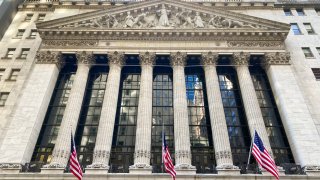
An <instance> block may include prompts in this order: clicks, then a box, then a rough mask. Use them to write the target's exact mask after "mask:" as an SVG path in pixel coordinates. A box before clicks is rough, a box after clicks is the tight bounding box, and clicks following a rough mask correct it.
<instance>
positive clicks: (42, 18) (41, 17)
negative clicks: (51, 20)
mask: <svg viewBox="0 0 320 180" xmlns="http://www.w3.org/2000/svg"><path fill="white" fill-rule="evenodd" d="M45 17H46V14H39V16H38V21H44V18H45Z"/></svg>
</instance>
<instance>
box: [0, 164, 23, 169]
mask: <svg viewBox="0 0 320 180" xmlns="http://www.w3.org/2000/svg"><path fill="white" fill-rule="evenodd" d="M21 168H22V166H21V164H18V163H0V169H21Z"/></svg>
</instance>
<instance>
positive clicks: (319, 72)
mask: <svg viewBox="0 0 320 180" xmlns="http://www.w3.org/2000/svg"><path fill="white" fill-rule="evenodd" d="M311 70H312V72H313V74H314V77H315V78H316V80H317V81H319V80H320V68H311Z"/></svg>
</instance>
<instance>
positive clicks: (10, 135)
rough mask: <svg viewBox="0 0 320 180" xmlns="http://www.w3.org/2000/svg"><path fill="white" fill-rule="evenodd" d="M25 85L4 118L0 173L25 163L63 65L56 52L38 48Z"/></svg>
mask: <svg viewBox="0 0 320 180" xmlns="http://www.w3.org/2000/svg"><path fill="white" fill-rule="evenodd" d="M36 60H37V61H36V64H35V65H34V67H33V69H32V71H31V73H30V76H29V78H28V79H27V80H26V86H25V88H24V90H23V91H22V92H21V96H20V98H19V101H18V102H17V103H16V104H15V105H14V107H13V111H12V114H10V117H0V121H1V118H8V122H10V124H9V125H8V128H7V131H6V133H4V134H1V135H2V136H3V142H2V144H1V146H0V152H1V153H0V174H1V173H19V171H20V169H21V165H25V163H29V162H30V159H31V156H32V153H33V151H34V147H35V145H36V142H37V139H38V136H39V134H40V130H41V126H42V123H43V120H44V118H45V115H46V111H47V109H48V105H49V102H50V99H51V96H52V92H53V90H54V86H55V84H56V81H57V78H58V75H59V71H60V69H61V68H62V66H63V64H64V63H63V60H62V58H61V53H60V52H54V51H53V52H52V51H39V52H37V56H36Z"/></svg>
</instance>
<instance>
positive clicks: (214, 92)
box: [202, 52, 240, 174]
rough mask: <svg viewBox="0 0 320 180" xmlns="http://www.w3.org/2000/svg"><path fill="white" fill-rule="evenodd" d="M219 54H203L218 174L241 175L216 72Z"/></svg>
mask: <svg viewBox="0 0 320 180" xmlns="http://www.w3.org/2000/svg"><path fill="white" fill-rule="evenodd" d="M217 61H218V54H217V53H212V52H209V53H205V54H202V64H203V69H204V73H205V77H206V87H207V96H208V105H209V113H210V121H211V128H212V138H213V144H214V150H215V157H216V162H217V167H216V168H217V170H218V174H240V170H239V168H238V167H237V166H234V165H233V161H232V154H231V147H230V141H229V135H228V129H227V123H226V118H225V113H224V108H223V104H222V98H221V92H220V88H219V87H220V86H219V79H218V75H217V70H216V63H217Z"/></svg>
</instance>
